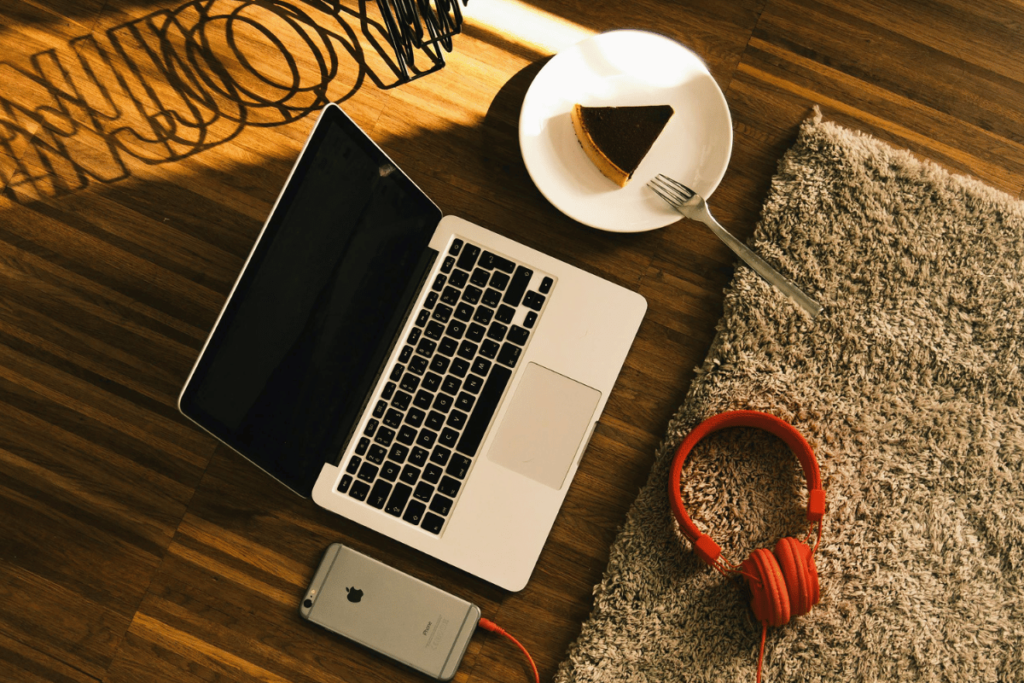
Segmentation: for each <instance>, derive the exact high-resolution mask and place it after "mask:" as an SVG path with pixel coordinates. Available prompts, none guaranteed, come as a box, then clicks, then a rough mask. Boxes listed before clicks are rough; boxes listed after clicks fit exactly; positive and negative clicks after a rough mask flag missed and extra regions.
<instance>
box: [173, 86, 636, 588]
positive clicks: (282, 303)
mask: <svg viewBox="0 0 1024 683" xmlns="http://www.w3.org/2000/svg"><path fill="white" fill-rule="evenodd" d="M646 308H647V304H646V301H645V300H644V299H643V297H641V296H640V295H638V294H636V293H634V292H631V291H629V290H627V289H624V288H622V287H619V286H617V285H614V284H612V283H610V282H608V281H606V280H603V279H601V278H598V277H595V276H593V275H590V274H588V273H586V272H584V271H582V270H579V269H578V268H574V267H572V266H570V265H568V264H566V263H564V262H562V261H559V260H557V259H554V258H552V257H550V256H547V255H545V254H543V253H541V252H538V251H536V250H534V249H530V248H528V247H526V246H524V245H522V244H519V243H517V242H514V241H512V240H509V239H507V238H504V237H502V236H500V235H497V234H495V233H493V232H490V231H488V230H486V229H484V228H482V227H480V226H478V225H474V224H473V223H470V222H467V221H465V220H462V219H459V218H455V217H452V216H446V217H442V215H441V212H440V210H439V209H438V208H437V207H436V206H435V205H434V204H433V203H432V202H431V201H430V199H429V198H428V197H427V196H426V195H425V194H424V193H423V192H422V191H421V190H420V189H419V188H418V187H416V185H415V184H414V183H413V182H412V181H411V180H410V179H409V178H408V176H406V175H405V174H404V173H403V172H402V171H401V170H400V169H399V168H398V167H397V166H396V165H395V164H394V162H392V161H391V159H389V158H388V157H387V155H386V154H384V152H383V151H382V150H381V149H380V148H379V147H378V146H377V145H376V144H374V142H373V141H372V140H371V139H370V138H369V137H368V136H367V135H366V134H365V133H364V132H363V131H362V130H361V129H360V128H359V126H357V125H356V124H355V122H353V121H352V120H351V119H350V118H349V117H348V116H347V115H346V114H345V113H344V112H343V111H342V110H341V108H340V107H338V106H336V105H333V104H332V105H328V106H327V107H325V108H324V110H323V111H322V112H321V114H320V118H319V119H318V121H317V123H316V125H315V127H314V129H313V131H312V133H311V134H310V137H309V139H308V140H307V142H306V145H305V147H304V148H303V150H302V152H301V154H300V155H299V158H298V161H297V162H296V164H295V167H294V168H293V169H292V172H291V175H290V176H289V178H288V180H287V182H286V183H285V187H284V189H283V190H282V192H281V195H280V196H279V197H278V200H277V202H276V204H275V206H274V208H273V210H272V211H271V214H270V217H269V218H268V219H267V222H266V224H265V225H264V227H263V230H262V232H261V233H260V236H259V238H258V239H257V241H256V244H255V246H254V247H253V249H252V252H251V253H250V255H249V258H248V260H247V261H246V264H245V266H244V268H243V269H242V272H241V274H240V275H239V277H238V280H237V281H236V282H235V285H234V288H233V289H232V291H231V294H230V295H229V297H228V299H227V302H226V303H225V304H224V308H223V309H222V311H221V313H220V316H219V317H218V319H217V322H216V323H215V325H214V328H213V330H212V331H211V333H210V336H209V337H208V339H207V340H206V344H205V345H204V347H203V350H202V351H201V353H200V355H199V358H198V359H197V361H196V364H195V366H194V367H193V369H192V372H191V374H190V375H189V378H188V380H187V382H186V384H185V387H184V389H183V390H182V393H181V397H180V399H179V408H180V410H181V411H182V413H183V414H184V415H186V416H187V417H189V418H190V419H192V420H194V421H195V422H196V423H197V424H199V425H200V426H201V427H203V428H204V429H206V430H207V431H209V432H210V433H211V434H213V435H214V436H216V437H217V438H219V439H220V440H221V441H223V442H224V443H226V444H227V445H228V446H230V447H231V448H233V449H234V450H235V451H237V452H238V453H240V454H241V455H243V456H244V457H246V458H247V459H249V460H250V461H252V462H253V463H255V464H256V465H258V466H259V467H261V468H262V469H263V470H264V471H266V472H267V473H268V474H270V475H271V476H273V477H275V478H276V479H277V480H278V481H280V482H281V483H283V484H284V485H286V486H288V487H289V488H291V489H292V490H293V491H295V492H296V493H298V494H300V495H302V496H306V497H309V496H312V498H313V500H314V501H315V502H316V503H317V504H318V505H320V506H322V507H324V508H326V509H328V510H331V511H333V512H336V513H338V514H339V515H342V516H344V517H347V518H348V519H351V520H353V521H356V522H358V523H360V524H362V525H365V526H367V527H369V528H371V529H374V530H376V531H378V532H380V533H382V534H385V535H387V536H390V537H392V538H394V539H397V540H399V541H401V542H403V543H405V544H407V545H410V546H412V547H414V548H417V549H419V550H421V551H423V552H425V553H427V554H429V555H432V556H434V557H437V558H439V559H441V560H443V561H445V562H448V563H450V564H452V565H454V566H456V567H459V568H461V569H463V570H465V571H467V572H470V573H471V574H474V575H476V576H479V577H480V578H483V579H485V580H486V581H489V582H491V583H494V584H496V585H498V586H500V587H502V588H505V589H507V590H512V591H516V590H520V589H522V588H523V587H524V586H525V585H526V583H527V581H528V580H529V578H530V575H531V573H532V572H533V568H534V566H535V565H536V563H537V559H538V557H539V555H540V552H541V549H542V548H543V545H544V542H545V540H546V538H547V536H548V533H549V532H550V530H551V526H552V524H553V523H554V520H555V517H556V516H557V514H558V510H559V508H560V506H561V504H562V501H563V499H564V498H565V495H566V492H567V490H568V488H569V484H570V482H571V481H572V479H573V475H574V474H575V472H576V468H577V466H578V465H579V462H580V458H581V457H582V455H583V452H584V451H585V450H586V447H587V444H588V442H589V440H590V436H591V434H592V432H593V430H594V426H595V424H596V423H597V420H598V418H599V417H600V415H601V411H602V410H603V409H604V405H605V402H606V401H607V400H608V395H609V393H610V392H611V390H612V386H613V385H614V383H615V379H616V377H617V375H618V373H619V370H620V369H621V367H622V364H623V362H624V360H625V358H626V354H627V352H628V351H629V348H630V346H631V344H632V342H633V339H634V338H635V336H636V333H637V329H638V328H639V326H640V321H641V319H642V318H643V316H644V313H645V311H646Z"/></svg>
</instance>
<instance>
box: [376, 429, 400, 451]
mask: <svg viewBox="0 0 1024 683" xmlns="http://www.w3.org/2000/svg"><path fill="white" fill-rule="evenodd" d="M394 438H395V431H394V430H393V429H388V428H387V427H379V428H378V429H377V434H376V436H374V437H373V440H374V441H375V442H377V443H379V444H380V445H381V446H384V447H385V448H386V447H388V446H390V445H391V442H392V441H393V440H394Z"/></svg>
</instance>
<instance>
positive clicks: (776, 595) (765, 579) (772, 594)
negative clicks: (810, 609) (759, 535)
mask: <svg viewBox="0 0 1024 683" xmlns="http://www.w3.org/2000/svg"><path fill="white" fill-rule="evenodd" d="M740 570H741V571H742V572H743V574H744V575H745V576H746V577H747V585H748V586H750V593H751V600H750V606H751V608H753V610H754V618H755V619H757V620H758V621H759V622H761V623H767V624H768V625H769V626H782V625H783V624H785V623H788V622H789V616H790V606H789V590H788V589H787V588H786V580H785V578H784V577H783V575H782V569H781V568H780V567H779V563H778V562H777V561H776V559H775V556H774V555H772V554H771V553H770V552H769V551H768V550H766V549H764V548H760V549H758V550H755V551H754V552H752V553H750V557H748V558H747V559H746V560H744V562H743V564H742V565H741V566H740Z"/></svg>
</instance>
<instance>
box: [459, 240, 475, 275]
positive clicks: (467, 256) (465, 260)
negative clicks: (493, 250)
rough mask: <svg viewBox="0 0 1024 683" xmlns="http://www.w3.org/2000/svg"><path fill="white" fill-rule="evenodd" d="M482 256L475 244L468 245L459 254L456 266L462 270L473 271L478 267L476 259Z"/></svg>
mask: <svg viewBox="0 0 1024 683" xmlns="http://www.w3.org/2000/svg"><path fill="white" fill-rule="evenodd" d="M479 255H480V247H478V246H476V245H475V244H467V245H466V246H465V248H464V249H463V250H462V253H461V254H459V260H458V262H457V263H456V265H457V266H458V267H459V268H462V270H472V268H473V266H474V265H476V257H477V256H479Z"/></svg>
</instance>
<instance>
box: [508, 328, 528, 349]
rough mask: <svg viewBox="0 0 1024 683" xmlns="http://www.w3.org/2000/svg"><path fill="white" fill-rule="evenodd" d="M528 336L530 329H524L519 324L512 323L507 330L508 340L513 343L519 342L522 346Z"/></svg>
mask: <svg viewBox="0 0 1024 683" xmlns="http://www.w3.org/2000/svg"><path fill="white" fill-rule="evenodd" d="M529 337H530V331H529V330H524V329H523V328H522V327H519V325H513V326H512V327H511V328H510V329H509V331H508V340H509V341H510V342H512V343H513V344H519V345H520V346H522V345H523V344H525V343H526V340H527V339H529Z"/></svg>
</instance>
